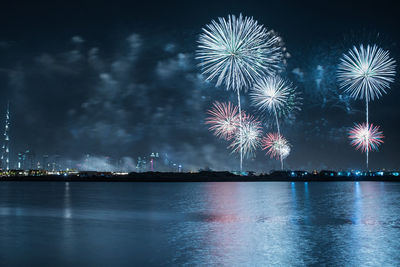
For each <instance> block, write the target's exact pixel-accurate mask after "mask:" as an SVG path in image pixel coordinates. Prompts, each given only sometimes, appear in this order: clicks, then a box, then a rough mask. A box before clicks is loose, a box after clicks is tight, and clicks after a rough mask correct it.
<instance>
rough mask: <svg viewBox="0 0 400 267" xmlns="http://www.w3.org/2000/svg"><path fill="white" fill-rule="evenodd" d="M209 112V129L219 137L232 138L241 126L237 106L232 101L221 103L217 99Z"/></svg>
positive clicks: (207, 121)
mask: <svg viewBox="0 0 400 267" xmlns="http://www.w3.org/2000/svg"><path fill="white" fill-rule="evenodd" d="M207 113H208V115H210V116H209V117H207V118H206V121H205V123H206V124H208V125H210V128H209V130H210V131H212V132H214V135H215V136H217V137H219V138H222V139H225V140H230V139H231V138H232V136H233V135H234V133H235V131H237V130H238V127H239V113H238V108H237V106H235V105H233V104H232V103H231V102H228V103H221V102H218V101H216V102H214V103H213V107H212V108H211V109H210V110H208V111H207Z"/></svg>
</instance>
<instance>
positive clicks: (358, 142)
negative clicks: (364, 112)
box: [349, 123, 384, 152]
mask: <svg viewBox="0 0 400 267" xmlns="http://www.w3.org/2000/svg"><path fill="white" fill-rule="evenodd" d="M383 138H384V136H383V132H382V131H380V130H379V126H374V125H373V124H369V125H367V124H366V123H362V124H359V123H356V124H355V125H354V127H353V128H351V129H350V131H349V139H350V140H351V142H350V143H351V145H352V146H354V147H355V148H356V149H357V150H359V149H361V151H362V152H368V151H373V150H378V148H379V146H380V144H382V143H383V140H382V139H383Z"/></svg>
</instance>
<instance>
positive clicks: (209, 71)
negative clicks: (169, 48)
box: [196, 14, 285, 90]
mask: <svg viewBox="0 0 400 267" xmlns="http://www.w3.org/2000/svg"><path fill="white" fill-rule="evenodd" d="M284 51H285V48H283V47H282V39H281V37H279V36H277V35H276V34H275V32H274V31H268V30H267V29H266V28H265V27H264V26H263V25H260V24H258V22H257V21H256V20H254V19H253V18H250V17H243V16H242V15H241V14H240V15H239V17H236V16H235V15H229V16H228V18H227V19H225V18H219V19H218V21H215V20H213V21H212V22H211V24H208V25H206V27H205V28H203V33H202V34H201V35H200V38H199V41H198V50H197V51H196V58H197V59H199V60H200V61H201V62H200V64H199V65H200V67H201V68H202V71H203V75H205V76H206V78H207V80H213V79H216V80H217V82H216V85H217V86H220V85H221V84H224V85H225V86H226V88H227V89H228V90H229V89H233V90H242V89H244V90H247V88H249V87H250V86H251V85H252V83H253V82H254V81H255V80H256V79H257V78H260V77H262V76H264V75H266V74H267V75H271V74H273V73H275V72H276V71H278V70H280V69H281V68H282V67H283V60H284V58H285V55H284Z"/></svg>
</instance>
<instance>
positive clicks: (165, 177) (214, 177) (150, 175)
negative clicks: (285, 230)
mask: <svg viewBox="0 0 400 267" xmlns="http://www.w3.org/2000/svg"><path fill="white" fill-rule="evenodd" d="M0 181H57V182H275V181H284V182H308V181H316V182H328V181H329V182H330V181H380V182H381V181H390V182H400V176H399V172H397V171H392V172H383V171H378V172H359V171H357V172H334V171H320V172H318V173H316V172H315V173H309V172H306V171H277V172H272V173H270V174H260V175H255V174H254V173H251V172H243V173H240V174H235V173H232V172H213V171H201V172H196V173H176V172H170V173H169V172H142V173H135V172H132V173H129V174H118V173H111V172H79V173H74V174H69V173H61V174H58V175H30V174H28V175H14V176H3V177H0Z"/></svg>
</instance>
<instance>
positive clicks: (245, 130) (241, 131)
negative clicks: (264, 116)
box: [229, 113, 262, 157]
mask: <svg viewBox="0 0 400 267" xmlns="http://www.w3.org/2000/svg"><path fill="white" fill-rule="evenodd" d="M261 129H262V127H261V122H260V121H258V120H257V119H256V118H254V117H253V116H251V115H247V114H243V113H242V126H241V127H239V128H238V131H237V132H235V136H234V138H233V142H232V144H231V145H230V146H229V148H231V149H232V150H233V152H240V150H242V152H243V155H244V156H247V157H249V156H250V155H252V154H253V153H254V152H255V151H256V150H257V148H258V147H259V146H260V140H261V135H262V131H261Z"/></svg>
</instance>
